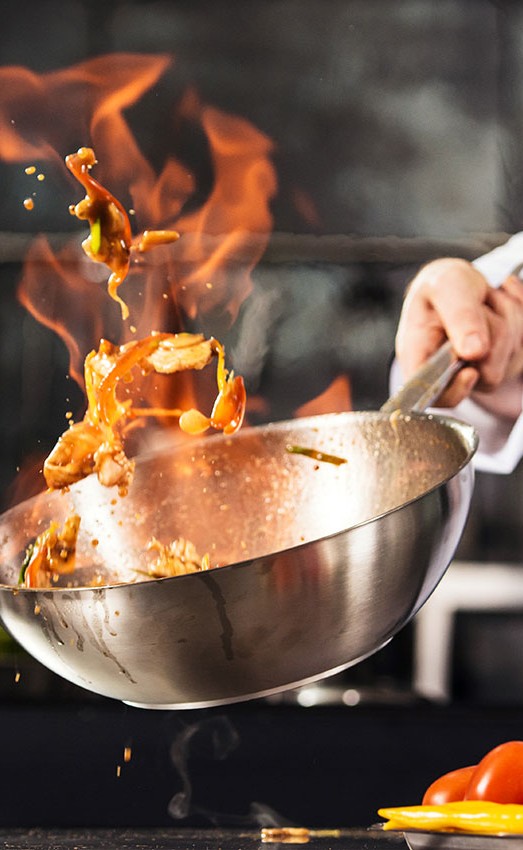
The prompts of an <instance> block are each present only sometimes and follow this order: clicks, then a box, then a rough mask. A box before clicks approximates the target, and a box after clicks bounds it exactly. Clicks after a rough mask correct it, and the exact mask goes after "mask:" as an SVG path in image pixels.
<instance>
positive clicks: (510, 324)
mask: <svg viewBox="0 0 523 850" xmlns="http://www.w3.org/2000/svg"><path fill="white" fill-rule="evenodd" d="M485 315H486V317H487V321H488V323H489V330H490V338H491V343H490V348H489V351H488V354H487V355H486V356H485V357H484V358H483V359H482V360H481V362H480V363H479V364H478V368H479V380H478V383H477V389H478V390H482V391H486V392H492V391H493V390H495V389H496V388H497V387H498V386H499V385H500V384H501V383H503V381H505V380H507V379H510V378H513V377H515V376H516V375H520V374H521V369H522V368H523V286H522V285H521V284H520V283H518V282H517V281H516V280H515V279H514V280H511V279H509V280H507V281H506V282H505V283H504V284H503V286H501V287H500V288H499V289H491V290H490V291H489V293H488V295H487V305H486V313H485Z"/></svg>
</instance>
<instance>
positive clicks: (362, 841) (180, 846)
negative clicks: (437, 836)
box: [0, 828, 406, 850]
mask: <svg viewBox="0 0 523 850" xmlns="http://www.w3.org/2000/svg"><path fill="white" fill-rule="evenodd" d="M282 846H283V844H282V843H276V842H275V843H262V841H261V836H260V831H259V830H258V831H256V830H252V831H242V830H222V829H199V830H192V829H154V828H153V829H64V830H49V829H43V830H40V829H31V830H22V829H2V830H0V848H5V850H18V848H20V850H22V848H23V850H44V848H45V850H254V848H257V850H258V848H260V850H261V848H268V850H270V848H281V847H282ZM285 846H289V847H290V846H295V847H297V846H301V847H304V846H306V847H307V848H309V850H387V848H393V847H405V846H406V845H405V842H404V839H403V837H402V835H401V834H398V833H390V832H388V833H387V832H382V831H381V830H380V829H375V828H371V829H347V830H342V831H341V834H340V836H339V837H335V838H323V837H320V838H311V840H310V841H308V842H307V844H306V845H303V844H300V845H297V844H294V845H290V844H286V845H285Z"/></svg>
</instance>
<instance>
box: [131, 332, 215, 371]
mask: <svg viewBox="0 0 523 850" xmlns="http://www.w3.org/2000/svg"><path fill="white" fill-rule="evenodd" d="M212 355H213V349H212V341H211V340H210V339H205V337H204V336H203V335H202V334H189V333H179V334H172V335H171V336H169V337H168V338H167V339H162V340H161V342H160V344H159V345H158V348H157V349H156V351H153V352H152V353H151V354H149V355H148V356H147V357H145V358H144V360H143V363H144V365H148V366H150V367H151V368H152V369H154V371H155V372H159V373H160V374H162V375H170V374H171V373H172V372H181V371H183V370H186V369H203V368H204V367H205V366H207V364H208V363H209V362H210V360H211V358H212Z"/></svg>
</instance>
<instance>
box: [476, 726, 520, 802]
mask: <svg viewBox="0 0 523 850" xmlns="http://www.w3.org/2000/svg"><path fill="white" fill-rule="evenodd" d="M463 799H464V800H488V801H489V802H490V803H519V804H521V803H523V741H507V743H506V744H500V745H499V746H498V747H495V748H494V749H493V750H490V752H489V753H487V755H486V756H484V757H483V758H482V759H481V761H480V763H479V764H478V765H477V767H476V769H475V770H474V773H473V774H472V776H471V778H470V782H469V785H468V787H467V789H466V791H465V794H464V796H463Z"/></svg>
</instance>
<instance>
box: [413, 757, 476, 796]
mask: <svg viewBox="0 0 523 850" xmlns="http://www.w3.org/2000/svg"><path fill="white" fill-rule="evenodd" d="M475 770H476V765H475V764H473V765H471V766H470V767H461V768H460V769H459V770H451V771H450V773H445V774H444V775H443V776H440V777H439V779H436V781H435V782H433V783H432V785H429V787H428V788H427V790H426V791H425V794H424V795H423V800H422V802H423V805H424V806H442V805H443V804H444V803H454V802H456V801H457V800H463V799H465V792H466V791H467V788H468V785H469V782H470V780H471V778H472V775H473V774H474V771H475Z"/></svg>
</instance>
